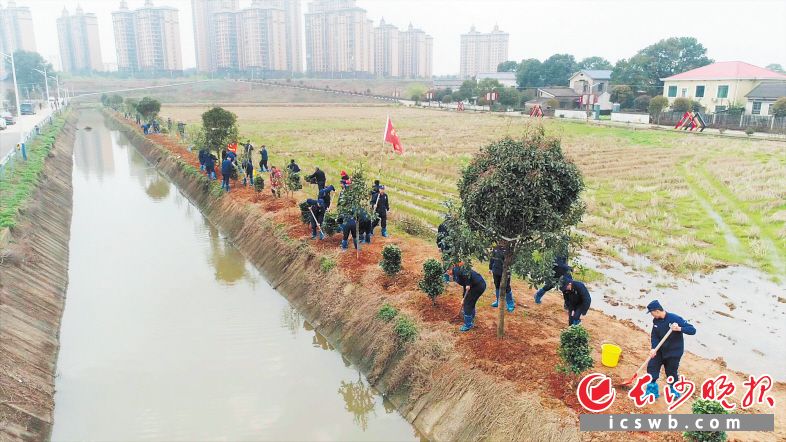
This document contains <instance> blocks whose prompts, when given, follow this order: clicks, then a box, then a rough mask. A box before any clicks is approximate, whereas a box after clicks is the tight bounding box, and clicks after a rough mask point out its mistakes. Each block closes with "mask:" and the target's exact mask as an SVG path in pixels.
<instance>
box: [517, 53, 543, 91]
mask: <svg viewBox="0 0 786 442" xmlns="http://www.w3.org/2000/svg"><path fill="white" fill-rule="evenodd" d="M516 83H518V85H519V87H522V88H535V87H540V86H543V63H541V62H540V60H538V59H536V58H528V59H526V60H521V63H519V67H518V69H516Z"/></svg>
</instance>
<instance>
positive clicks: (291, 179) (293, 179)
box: [286, 172, 303, 192]
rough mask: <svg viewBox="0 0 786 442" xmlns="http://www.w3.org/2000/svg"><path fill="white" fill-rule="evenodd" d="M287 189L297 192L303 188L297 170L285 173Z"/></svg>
mask: <svg viewBox="0 0 786 442" xmlns="http://www.w3.org/2000/svg"><path fill="white" fill-rule="evenodd" d="M286 185H287V190H289V191H290V192H297V191H298V190H300V189H302V188H303V183H301V182H300V174H299V173H297V172H289V173H287V178H286Z"/></svg>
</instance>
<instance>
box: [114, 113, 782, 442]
mask: <svg viewBox="0 0 786 442" xmlns="http://www.w3.org/2000/svg"><path fill="white" fill-rule="evenodd" d="M111 116H112V118H115V119H116V121H117V122H118V123H119V124H120V126H119V127H120V128H121V129H122V130H123V131H124V132H126V133H127V134H128V135H129V138H131V139H132V141H133V142H134V144H135V145H136V146H137V148H139V150H140V151H141V152H142V153H143V154H144V155H145V156H146V157H147V158H148V160H150V161H151V162H152V163H153V164H157V165H158V167H159V168H160V169H161V170H162V171H163V172H164V173H166V174H167V175H168V176H169V177H170V178H171V179H172V180H173V181H174V182H175V183H176V184H177V185H178V186H179V187H180V188H181V190H183V192H184V193H185V194H186V195H188V196H189V197H190V198H191V199H192V200H193V201H194V202H195V203H196V204H197V205H198V206H199V207H200V208H201V209H202V210H203V212H204V213H205V214H206V215H207V216H208V218H209V219H211V221H212V222H214V223H216V224H217V225H218V226H219V227H220V228H221V229H222V230H223V231H224V232H225V233H226V234H227V235H228V236H229V237H230V238H232V239H233V240H234V241H235V242H236V244H237V246H238V248H239V249H240V250H241V251H243V253H244V254H246V255H247V257H248V258H249V259H250V260H251V261H252V262H254V263H255V265H257V266H258V267H259V268H260V269H261V270H262V272H263V273H265V274H266V276H267V277H268V279H270V281H271V282H272V285H273V287H274V288H277V289H278V290H279V291H281V292H282V293H283V294H284V295H285V296H287V297H288V298H289V299H290V301H291V302H293V303H294V304H295V305H296V306H297V307H298V308H299V309H300V310H301V311H302V312H303V313H304V316H305V317H306V318H307V319H308V320H309V322H310V323H312V324H314V325H315V326H316V327H317V328H318V329H319V330H320V332H321V333H323V334H324V335H326V336H328V337H329V338H330V339H331V341H332V342H333V343H334V344H335V345H336V346H338V347H339V348H340V349H341V350H342V351H343V352H344V353H345V354H346V355H347V356H348V357H349V358H350V359H351V360H353V361H354V362H356V363H358V364H359V365H360V366H361V367H362V368H363V369H364V371H365V373H366V374H367V377H368V378H369V380H370V382H372V383H373V384H374V385H375V386H376V387H377V388H379V389H380V390H381V391H382V392H384V393H386V394H387V395H388V396H389V397H391V399H392V400H393V401H394V403H395V404H396V405H397V406H398V407H399V409H400V410H401V412H402V414H403V415H404V416H405V417H406V418H407V419H408V420H410V421H411V422H412V423H413V424H414V425H415V426H416V427H417V428H418V430H420V431H421V432H422V433H423V434H424V435H426V436H427V437H429V438H431V439H436V440H456V439H461V440H466V439H473V440H474V439H492V440H675V441H676V440H682V437H681V434H679V433H650V434H644V433H579V432H578V414H580V413H582V410H581V408H580V406H579V405H578V403H577V401H576V398H575V382H576V379H575V378H571V377H567V376H563V375H560V374H558V373H557V372H556V370H555V368H556V367H557V366H558V365H559V363H560V361H559V358H558V356H557V346H558V342H559V334H560V331H561V330H563V329H564V328H565V322H566V320H567V317H566V314H565V312H563V311H562V308H561V305H562V300H561V295H559V294H558V293H557V292H552V293H549V294H548V295H547V296H546V297H545V299H544V303H543V304H542V305H534V302H533V301H532V293H533V291H534V290H532V289H531V288H530V287H527V286H526V285H525V284H523V283H522V282H521V281H514V283H513V289H514V293H515V294H516V298H517V307H516V311H515V312H514V313H512V314H509V315H508V317H507V319H506V335H505V338H504V339H502V340H500V339H497V337H496V318H497V310H496V309H493V308H491V307H490V306H489V304H490V303H491V301H492V300H493V293H494V291H493V285H491V284H490V285H489V289H488V290H487V292H486V293H485V294H484V295H483V297H481V299H480V301H479V302H478V315H477V318H476V328H475V329H474V330H472V331H470V332H468V333H460V332H458V325H459V324H460V322H461V319H460V317H459V310H460V305H461V290H460V288H457V287H456V286H455V285H452V286H449V287H448V292H447V293H446V294H444V295H443V296H441V297H440V298H439V299H438V300H437V302H436V304H435V305H432V303H431V301H430V300H429V299H428V298H427V297H426V296H425V295H424V294H423V293H421V292H420V291H418V289H417V280H418V279H419V277H420V274H421V272H422V270H421V269H422V264H423V261H425V260H426V259H427V258H429V257H435V258H436V257H438V251H437V249H436V246H435V245H434V244H431V243H428V242H425V241H423V240H421V239H417V238H409V237H406V238H405V237H399V236H396V237H393V238H382V237H380V236H378V235H376V236H374V237H373V241H372V244H370V245H365V244H364V245H363V247H362V250H361V254H360V258H359V259H358V258H357V257H356V254H355V251H354V250H352V249H350V250H349V251H345V252H342V251H340V250H339V243H340V236H339V235H334V236H333V237H331V238H327V239H326V240H325V241H311V240H310V227H309V226H307V225H304V224H302V223H301V222H300V220H299V213H298V208H297V201H299V200H302V199H305V198H306V195H305V193H299V194H297V195H295V198H275V197H273V196H272V195H271V194H270V193H269V191H267V192H262V193H261V194H258V193H256V192H254V190H253V189H251V188H248V189H243V188H240V187H237V185H236V184H234V183H233V190H232V192H230V193H229V194H226V195H222V196H220V197H217V196H215V195H211V194H210V191H209V186H208V185H207V184H206V182H207V181H206V179H204V177H195V176H194V175H193V174H189V173H188V172H187V171H186V170H185V166H186V165H191V166H196V167H197V168H198V163H196V158H195V155H196V153H195V152H188V151H187V150H186V149H184V148H183V146H181V145H180V144H178V143H177V142H175V141H174V140H173V139H171V138H168V137H166V136H163V135H153V136H148V137H144V136H142V135H141V134H140V132H139V130H138V128H136V127H133V126H132V125H129V124H127V123H126V122H124V121H122V119H120V118H118V117H117V116H116V115H111ZM265 176H266V175H265ZM266 190H267V189H266ZM308 190H311V189H308ZM388 243H393V244H396V245H398V246H399V247H400V248H401V250H402V256H403V266H404V268H403V270H402V273H401V274H400V275H399V276H398V277H395V278H390V277H387V276H386V275H384V273H383V272H382V269H381V268H380V267H379V265H378V264H379V261H380V259H381V249H382V247H383V246H384V245H385V244H388ZM350 247H351V246H350ZM324 258H330V259H333V260H334V261H335V262H336V263H337V267H336V269H334V270H332V271H330V272H328V273H324V272H323V271H322V270H321V269H320V263H321V261H322V260H323V259H324ZM487 281H489V282H490V281H491V279H490V278H487ZM598 295H602V294H598ZM385 302H387V303H390V304H392V305H394V306H395V307H397V308H398V309H399V310H400V311H401V313H400V314H404V315H406V316H409V317H411V318H413V319H414V320H415V322H416V323H417V325H418V331H419V337H418V339H416V340H415V341H414V342H412V343H402V342H399V341H398V339H397V337H396V335H395V333H393V324H392V323H385V322H383V321H381V320H379V319H376V318H375V314H376V312H377V311H378V310H379V307H380V306H381V305H382V304H383V303H385ZM394 322H395V321H394ZM583 325H584V326H585V327H586V328H587V329H588V331H589V332H590V335H591V345H592V347H593V359H594V360H595V361H596V367H595V370H596V371H599V372H603V373H606V374H608V375H610V376H611V377H612V378H613V379H615V382H617V383H619V382H621V381H622V380H624V379H627V378H628V377H629V376H630V375H632V373H633V372H634V371H635V369H636V368H637V366H638V365H639V364H640V363H641V361H643V360H644V358H645V357H646V355H647V353H648V350H649V336H648V334H647V333H645V332H643V331H642V330H640V329H638V328H636V327H635V326H633V325H632V324H630V323H629V322H623V321H618V320H616V319H615V318H612V317H609V316H607V315H604V314H603V313H601V312H598V311H595V310H592V311H591V312H590V314H589V315H588V316H587V317H586V319H585V320H584V321H583ZM699 332H701V330H699ZM687 339H690V337H688V338H687ZM604 342H613V343H616V344H618V345H621V346H622V347H623V349H624V351H623V358H622V360H621V362H620V364H619V365H618V366H617V367H616V368H613V369H611V368H606V367H603V366H601V365H600V345H601V344H602V343H604ZM681 373H682V374H684V375H685V376H687V377H688V378H689V379H690V380H692V381H694V382H696V383H697V384H699V386H700V383H701V382H702V381H703V380H704V379H706V378H708V377H714V376H716V375H717V374H720V373H726V374H729V375H730V376H731V377H732V378H733V379H734V380H735V381H736V382H737V385H738V386H741V385H742V384H741V381H742V377H743V374H741V373H735V372H731V371H730V370H728V369H726V367H725V366H724V364H723V361H720V360H706V359H702V358H699V357H696V356H695V355H693V354H686V356H685V357H684V358H683V361H682V365H681ZM757 374H759V373H757ZM617 390H618V395H617V401H616V402H615V404H614V406H613V407H612V408H611V409H610V410H608V411H607V412H608V413H630V412H638V413H663V412H665V406H664V402H663V401H659V402H658V403H656V404H655V405H653V406H650V407H646V408H643V409H636V408H635V407H634V406H633V403H632V402H631V401H630V400H629V399H627V396H626V393H627V391H626V390H624V389H622V388H618V389H617ZM738 396H739V395H738ZM772 396H773V397H774V398H775V399H776V401H778V402H779V403H786V402H784V401H786V385H784V384H783V383H778V384H777V385H776V387H775V389H774V391H773V392H772ZM782 410H783V409H782V408H781V409H776V410H770V409H758V410H755V411H756V412H766V413H773V412H774V413H775V414H776V422H775V427H776V432H775V433H733V434H732V437H738V438H739V439H740V440H772V441H774V440H786V411H782ZM689 411H690V410H689V405H684V406H683V408H680V409H679V410H678V412H681V413H687V412H689Z"/></svg>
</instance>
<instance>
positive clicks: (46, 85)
mask: <svg viewBox="0 0 786 442" xmlns="http://www.w3.org/2000/svg"><path fill="white" fill-rule="evenodd" d="M33 70H34V71H36V72H38V73H39V74H41V75H43V76H44V86H45V87H46V105H47V106H49V105H50V104H49V77H47V75H46V66H44V70H43V71H42V70H39V69H35V68H33Z"/></svg>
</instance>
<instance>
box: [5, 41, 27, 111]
mask: <svg viewBox="0 0 786 442" xmlns="http://www.w3.org/2000/svg"><path fill="white" fill-rule="evenodd" d="M0 55H2V56H3V57H8V58H10V59H11V72H12V74H13V76H14V98H16V117H17V118H19V117H20V116H21V115H22V114H21V112H22V111H21V109H20V108H19V85H18V84H17V83H16V65H15V64H14V53H13V52H11V53H10V54H6V53H4V52H0Z"/></svg>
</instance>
